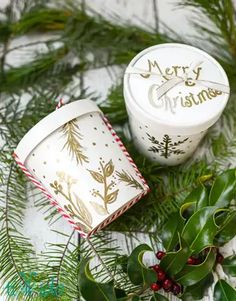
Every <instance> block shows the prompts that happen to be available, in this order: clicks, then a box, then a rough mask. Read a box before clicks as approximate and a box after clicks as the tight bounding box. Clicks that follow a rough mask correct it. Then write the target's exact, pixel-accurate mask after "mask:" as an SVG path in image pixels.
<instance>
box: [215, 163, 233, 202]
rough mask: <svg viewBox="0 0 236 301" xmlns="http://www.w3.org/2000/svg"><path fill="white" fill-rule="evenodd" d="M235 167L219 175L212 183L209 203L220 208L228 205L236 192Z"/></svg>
mask: <svg viewBox="0 0 236 301" xmlns="http://www.w3.org/2000/svg"><path fill="white" fill-rule="evenodd" d="M235 187H236V174H235V169H230V170H227V171H226V172H224V173H222V174H221V175H219V176H218V177H217V178H216V180H215V182H214V184H213V185H212V188H211V191H210V195H209V205H210V206H217V207H218V208H223V207H228V205H229V203H230V201H231V200H232V198H233V196H234V194H235Z"/></svg>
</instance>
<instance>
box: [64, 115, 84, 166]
mask: <svg viewBox="0 0 236 301" xmlns="http://www.w3.org/2000/svg"><path fill="white" fill-rule="evenodd" d="M62 130H63V133H64V135H65V136H66V143H65V144H64V146H63V148H65V147H66V148H67V150H68V151H69V154H70V155H72V157H75V158H76V161H77V164H81V165H82V164H83V163H84V162H86V163H88V162H89V160H88V157H87V156H86V155H85V154H84V153H83V147H82V145H81V144H80V140H82V135H81V134H80V132H79V127H78V125H77V124H76V119H73V120H71V121H69V122H67V123H66V124H65V125H64V126H63V129H62Z"/></svg>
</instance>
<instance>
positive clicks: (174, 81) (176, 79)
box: [125, 62, 230, 99]
mask: <svg viewBox="0 0 236 301" xmlns="http://www.w3.org/2000/svg"><path fill="white" fill-rule="evenodd" d="M201 64H202V62H198V63H197V64H195V65H194V66H192V65H193V64H190V67H189V71H188V72H185V73H184V74H183V75H182V76H179V75H178V76H177V75H166V74H163V73H158V72H153V71H146V70H143V69H141V68H138V67H128V68H127V69H126V71H125V74H139V75H142V74H145V75H148V74H149V75H155V76H161V77H165V78H167V80H166V81H165V82H164V83H163V84H161V85H160V86H159V85H158V87H157V89H156V94H155V97H156V98H157V99H160V98H161V97H162V96H163V95H165V94H166V93H167V92H168V91H170V90H171V89H173V88H174V87H176V86H178V85H179V84H181V83H183V82H188V81H191V82H192V83H194V84H196V83H197V84H200V85H202V86H204V87H207V88H209V89H212V90H216V91H219V92H222V93H225V94H229V93H230V88H229V86H227V85H224V84H221V83H218V82H214V81H210V80H202V79H193V78H190V76H189V74H190V72H192V71H193V70H194V69H195V68H196V67H198V66H200V65H201ZM153 86H157V84H155V85H152V86H151V87H150V88H152V87H153ZM150 91H152V89H150Z"/></svg>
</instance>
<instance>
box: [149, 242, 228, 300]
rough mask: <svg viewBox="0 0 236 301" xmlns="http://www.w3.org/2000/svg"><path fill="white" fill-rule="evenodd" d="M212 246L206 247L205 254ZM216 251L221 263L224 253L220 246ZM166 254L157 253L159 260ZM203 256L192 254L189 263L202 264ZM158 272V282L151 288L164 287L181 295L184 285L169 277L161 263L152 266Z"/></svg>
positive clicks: (217, 258) (157, 289) (154, 289)
mask: <svg viewBox="0 0 236 301" xmlns="http://www.w3.org/2000/svg"><path fill="white" fill-rule="evenodd" d="M210 249H211V248H207V249H205V250H204V251H203V252H204V255H206V254H207V253H208V252H209V251H210ZM215 252H216V263H219V264H221V263H222V262H223V260H224V257H223V255H222V254H221V253H220V252H219V249H218V248H215ZM165 255H166V253H165V252H162V251H158V252H157V253H156V258H157V259H159V260H162V258H163V257H164V256H165ZM201 263H202V260H201V256H200V257H193V256H190V257H189V258H188V260H187V264H189V265H198V264H201ZM151 268H152V269H153V270H154V271H155V272H156V274H157V282H155V283H152V284H151V286H150V287H151V290H153V291H155V292H156V291H159V290H160V289H162V288H163V289H164V291H165V292H172V293H173V294H174V295H179V294H180V293H181V292H182V291H183V287H182V286H181V285H180V284H178V283H176V282H175V281H174V280H173V279H171V278H170V277H168V275H167V274H166V273H165V271H163V270H162V269H161V267H160V265H159V264H155V265H154V266H152V267H151Z"/></svg>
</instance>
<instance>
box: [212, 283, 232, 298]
mask: <svg viewBox="0 0 236 301" xmlns="http://www.w3.org/2000/svg"><path fill="white" fill-rule="evenodd" d="M233 300H236V290H235V289H234V288H233V287H232V286H230V285H229V284H228V283H227V282H226V281H224V280H219V281H218V282H217V283H216V285H215V288H214V301H233Z"/></svg>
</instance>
